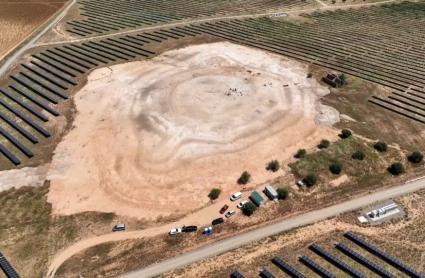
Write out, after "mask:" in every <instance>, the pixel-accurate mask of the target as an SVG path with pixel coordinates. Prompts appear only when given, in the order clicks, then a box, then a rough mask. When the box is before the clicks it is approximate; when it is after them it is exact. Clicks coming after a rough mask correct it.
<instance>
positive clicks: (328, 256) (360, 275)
mask: <svg viewBox="0 0 425 278" xmlns="http://www.w3.org/2000/svg"><path fill="white" fill-rule="evenodd" d="M309 248H310V250H312V251H313V252H315V253H316V254H317V255H319V256H321V257H322V258H324V259H325V260H327V261H328V262H330V263H331V264H333V265H334V266H336V267H337V268H339V269H341V270H342V271H344V272H346V273H348V274H349V275H350V276H351V277H354V278H366V275H364V274H363V273H361V272H360V271H358V270H356V269H354V268H352V267H351V266H349V265H348V264H347V263H345V262H344V261H342V260H340V259H339V258H338V257H336V256H334V255H332V254H331V253H329V252H328V251H326V250H325V249H323V248H322V247H320V246H319V245H318V244H312V245H310V246H309Z"/></svg>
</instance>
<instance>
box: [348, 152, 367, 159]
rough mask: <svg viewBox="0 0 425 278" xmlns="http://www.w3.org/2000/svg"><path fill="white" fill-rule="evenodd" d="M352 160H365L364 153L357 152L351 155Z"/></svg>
mask: <svg viewBox="0 0 425 278" xmlns="http://www.w3.org/2000/svg"><path fill="white" fill-rule="evenodd" d="M351 158H353V159H356V160H363V159H364V158H365V154H364V152H362V151H355V152H354V153H353V154H352V155H351Z"/></svg>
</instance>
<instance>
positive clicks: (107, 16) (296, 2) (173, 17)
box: [66, 0, 314, 37]
mask: <svg viewBox="0 0 425 278" xmlns="http://www.w3.org/2000/svg"><path fill="white" fill-rule="evenodd" d="M311 3H314V2H313V1H305V0H304V1H300V0H243V1H242V0H230V1H229V0H227V1H223V0H218V1H217V0H202V1H199V0H179V1H177V0H156V1H154V2H153V1H151V0H137V1H136V0H124V1H121V0H80V1H78V7H79V11H80V16H78V18H77V19H75V20H72V21H69V22H67V26H66V27H67V31H68V32H70V33H72V34H74V35H78V36H82V37H85V36H90V35H96V34H102V33H108V32H117V31H119V30H123V29H132V28H133V29H134V28H141V27H147V26H152V25H155V24H164V23H168V22H173V21H178V20H183V19H187V18H199V17H210V16H223V15H225V14H241V13H253V12H258V11H259V10H261V11H266V10H270V9H278V8H286V9H287V8H289V7H292V6H297V7H302V6H305V5H308V4H311Z"/></svg>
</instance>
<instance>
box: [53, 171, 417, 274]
mask: <svg viewBox="0 0 425 278" xmlns="http://www.w3.org/2000/svg"><path fill="white" fill-rule="evenodd" d="M421 189H425V177H424V178H420V179H416V180H414V181H411V182H408V183H406V184H403V185H399V186H395V187H392V188H389V189H385V190H381V191H376V192H374V193H371V194H368V195H366V196H362V197H357V198H354V199H352V200H350V201H346V202H343V203H340V204H337V205H333V206H330V207H327V208H324V209H320V210H316V211H312V212H308V213H305V214H301V215H298V216H294V217H291V218H288V219H284V220H282V221H279V222H277V223H274V224H269V225H266V226H263V227H259V228H257V229H255V230H252V231H250V232H246V233H243V234H241V235H238V236H235V237H231V238H228V239H224V240H222V241H219V242H217V243H213V244H211V245H208V246H205V247H202V248H199V249H196V250H194V251H191V252H188V253H185V254H182V255H180V256H177V257H174V258H172V259H169V260H166V261H163V262H160V263H158V264H154V265H151V266H149V267H147V268H144V269H141V270H139V271H135V272H131V273H129V274H126V275H124V277H126V278H141V277H152V276H155V275H159V274H162V273H165V272H168V271H171V270H173V269H176V268H181V267H183V266H185V265H188V264H191V263H194V262H196V261H199V260H202V259H205V258H208V257H212V256H215V255H218V254H221V253H224V252H227V251H230V250H232V249H235V248H238V247H240V246H242V245H245V244H248V243H250V242H253V241H258V240H261V239H263V238H266V237H269V236H272V235H275V234H278V233H282V232H285V231H289V230H291V229H294V228H298V227H301V226H305V225H309V224H312V223H315V222H318V221H321V220H325V219H327V218H332V217H335V216H337V215H339V214H341V213H344V212H348V211H352V210H355V209H358V208H361V207H364V206H367V205H370V204H373V203H375V202H379V201H383V200H388V199H391V198H395V197H399V196H402V195H405V194H409V193H412V192H415V191H418V190H421ZM225 201H227V200H225ZM221 205H222V203H217V204H215V205H214V206H213V207H214V208H216V207H217V208H219V207H220V206H221ZM188 223H189V222H188ZM179 224H180V223H179ZM175 226H177V225H176V223H171V224H167V225H164V226H161V227H155V228H149V229H145V230H140V231H132V232H124V233H109V234H105V235H101V236H97V237H94V238H89V239H84V240H82V241H79V242H77V243H75V244H74V245H72V246H69V247H68V248H67V249H65V250H64V251H62V252H61V253H60V254H58V255H57V256H56V257H55V258H54V259H53V261H52V263H51V264H50V267H49V270H48V274H47V277H48V278H52V277H54V276H55V273H56V271H57V270H58V269H59V267H60V266H61V265H62V264H63V263H64V262H65V261H66V260H68V259H69V258H71V257H72V256H74V255H76V254H78V253H80V252H82V251H84V250H86V249H88V248H90V247H93V246H96V245H99V244H102V243H107V242H115V241H120V240H127V239H138V238H143V237H151V236H155V235H159V234H163V233H165V232H167V231H168V230H169V229H170V228H174V227H175Z"/></svg>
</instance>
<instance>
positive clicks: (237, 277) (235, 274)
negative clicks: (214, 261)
mask: <svg viewBox="0 0 425 278" xmlns="http://www.w3.org/2000/svg"><path fill="white" fill-rule="evenodd" d="M230 278H245V276H243V275H242V273H240V272H239V271H237V270H235V271H233V272H232V273H231V274H230Z"/></svg>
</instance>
